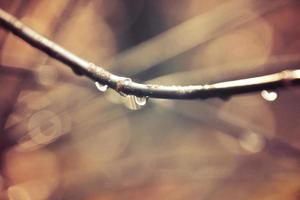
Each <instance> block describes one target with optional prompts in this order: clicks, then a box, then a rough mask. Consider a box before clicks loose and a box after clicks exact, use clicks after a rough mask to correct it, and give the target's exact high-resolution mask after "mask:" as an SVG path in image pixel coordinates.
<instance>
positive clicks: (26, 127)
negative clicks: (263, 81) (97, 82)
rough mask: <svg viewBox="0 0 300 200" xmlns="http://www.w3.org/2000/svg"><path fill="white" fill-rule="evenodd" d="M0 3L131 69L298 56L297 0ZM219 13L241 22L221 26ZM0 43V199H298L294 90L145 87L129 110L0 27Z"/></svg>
mask: <svg viewBox="0 0 300 200" xmlns="http://www.w3.org/2000/svg"><path fill="white" fill-rule="evenodd" d="M0 6H1V8H3V9H5V10H6V11H8V12H10V13H12V14H14V15H15V16H17V17H18V18H19V19H21V20H22V21H23V22H24V23H26V24H27V25H29V26H31V27H32V28H33V29H35V30H37V31H38V32H39V33H42V34H43V35H46V36H47V37H49V38H50V39H53V40H54V41H56V42H58V43H59V44H61V45H62V46H63V47H66V48H67V49H69V50H71V51H73V52H75V53H76V54H77V55H79V56H82V57H84V58H86V59H88V60H91V61H93V62H95V63H97V64H100V65H102V66H107V68H108V67H111V66H113V67H111V70H112V71H114V72H116V73H119V74H123V75H130V76H131V77H133V78H134V79H136V80H141V81H146V80H147V81H148V80H151V79H153V78H155V77H160V76H163V75H166V74H170V73H175V72H185V71H188V72H189V73H187V74H182V73H177V74H176V75H174V76H167V77H165V78H161V79H159V80H156V82H161V83H170V84H173V83H188V84H192V83H194V84H195V83H206V82H211V81H217V80H226V79H228V78H230V77H237V76H247V75H251V74H264V73H268V72H272V71H277V70H282V69H285V68H299V63H300V62H299V60H300V57H299V53H300V26H299V24H300V4H299V2H298V1H292V0H274V1H268V0H261V1H255V0H248V1H229V0H228V1H224V0H213V1H209V2H208V1H205V0H185V1H181V0H172V1H171V0H155V1H151V0H123V1H122V0H53V1H47V0H27V1H26V0H11V1H7V0H0ZM272 7H274V8H273V9H271V8H272ZM264 10H265V11H264ZM234 16H236V17H235V18H234ZM249 17H250V18H252V20H251V21H249V20H247V19H248V18H249ZM231 18H234V19H235V23H237V24H239V23H242V22H245V21H247V23H244V24H243V25H241V26H238V27H233V28H232V30H227V31H224V30H225V29H227V28H228V27H230V26H231V24H228V23H225V22H226V21H227V20H228V19H231ZM190 19H196V20H192V22H191V21H189V22H190V26H189V27H190V28H191V29H186V30H185V29H184V26H182V23H184V22H186V21H188V20H190ZM173 27H177V29H176V28H175V33H177V34H173V36H174V35H175V36H174V37H171V36H170V32H171V33H172V30H173V33H174V29H172V28H173ZM214 27H220V28H218V29H214ZM178 30H179V31H178ZM210 30H215V31H210ZM176 31H178V32H176ZM157 35H159V36H157ZM213 36H214V37H213ZM153 38H154V39H153ZM195 38H200V39H199V40H197V41H196V40H194V39H195ZM143 42H145V43H143ZM187 44H191V45H190V46H189V45H187ZM0 45H1V46H0V64H1V68H0V86H1V89H0V133H1V140H0V147H1V176H0V190H1V196H0V199H13V200H15V199H17V200H23V199H24V200H42V199H72V200H76V199H86V200H116V199H120V200H121V199H122V200H124V199H130V200H133V199H163V200H166V199H171V200H177V199H184V200H186V199H197V200H198V199H203V200H217V199H228V200H229V199H234V200H247V199H263V200H269V199H272V200H273V199H275V200H276V199H278V200H282V199H286V200H299V199H300V168H299V159H300V136H299V130H300V127H299V122H300V121H299V120H300V110H299V109H300V103H299V100H300V93H299V89H292V88H291V89H288V90H286V91H278V98H277V99H276V101H272V102H268V101H266V100H264V99H263V98H262V97H261V95H260V94H249V95H243V96H238V97H232V98H230V99H228V100H227V101H223V100H219V99H212V100H207V101H157V100H150V102H149V103H148V104H147V105H146V106H145V107H144V108H142V109H141V110H138V111H131V110H129V109H127V108H126V106H128V104H127V103H126V98H124V97H120V96H118V95H115V94H114V93H113V92H107V93H106V94H105V95H102V94H101V93H100V92H99V91H97V90H96V88H95V87H94V84H93V83H91V82H90V81H88V80H86V79H84V78H80V77H76V76H75V75H74V74H73V73H72V72H71V70H69V69H68V68H66V67H65V66H63V65H62V64H60V63H58V62H56V61H54V60H52V59H50V58H48V57H47V56H45V55H44V54H42V53H40V52H38V51H37V50H35V49H33V48H31V47H30V46H29V45H27V44H26V43H24V42H23V41H21V40H19V39H18V38H16V37H15V36H13V35H12V34H8V33H7V32H5V31H3V30H2V29H1V30H0ZM186 45H187V46H188V48H186ZM176 51H177V53H174V54H173V53H172V52H176ZM284 63H286V64H284ZM123 101H125V103H124V102H123ZM265 139H266V140H265Z"/></svg>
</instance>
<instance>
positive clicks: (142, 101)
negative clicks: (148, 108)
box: [134, 96, 148, 106]
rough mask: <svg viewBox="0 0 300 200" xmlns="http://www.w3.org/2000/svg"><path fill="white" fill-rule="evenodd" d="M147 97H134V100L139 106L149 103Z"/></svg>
mask: <svg viewBox="0 0 300 200" xmlns="http://www.w3.org/2000/svg"><path fill="white" fill-rule="evenodd" d="M147 100H148V98H147V97H136V96H135V97H134V101H135V103H136V104H137V105H139V106H145V105H146V104H147Z"/></svg>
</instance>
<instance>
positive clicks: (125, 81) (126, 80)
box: [118, 77, 132, 97]
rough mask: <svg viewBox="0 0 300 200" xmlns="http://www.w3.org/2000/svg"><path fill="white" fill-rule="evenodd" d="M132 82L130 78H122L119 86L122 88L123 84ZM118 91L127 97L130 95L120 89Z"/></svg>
mask: <svg viewBox="0 0 300 200" xmlns="http://www.w3.org/2000/svg"><path fill="white" fill-rule="evenodd" d="M131 82H132V80H131V79H130V78H123V77H122V78H121V79H120V80H119V81H118V83H119V84H120V86H118V87H119V88H122V86H123V85H128V84H130V83H131ZM118 93H119V94H120V95H121V96H123V97H127V96H128V95H127V94H125V93H124V92H122V91H120V90H118Z"/></svg>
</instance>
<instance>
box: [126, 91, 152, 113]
mask: <svg viewBox="0 0 300 200" xmlns="http://www.w3.org/2000/svg"><path fill="white" fill-rule="evenodd" d="M146 103H147V97H136V96H133V95H128V96H126V98H125V99H124V104H125V106H126V107H127V108H129V109H130V110H139V109H141V108H142V107H143V106H145V105H146Z"/></svg>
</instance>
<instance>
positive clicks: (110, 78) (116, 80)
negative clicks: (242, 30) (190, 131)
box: [0, 9, 300, 99]
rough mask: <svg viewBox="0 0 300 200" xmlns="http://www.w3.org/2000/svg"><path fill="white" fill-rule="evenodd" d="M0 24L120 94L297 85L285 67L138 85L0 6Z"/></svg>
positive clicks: (294, 73) (223, 93)
mask: <svg viewBox="0 0 300 200" xmlns="http://www.w3.org/2000/svg"><path fill="white" fill-rule="evenodd" d="M0 25H1V26H3V27H4V28H5V29H7V30H8V31H11V32H12V33H14V34H15V35H16V36H18V37H20V38H21V39H23V40H24V41H26V42H27V43H29V44H30V45H31V46H33V47H35V48H37V49H39V50H41V51H42V52H44V53H46V54H48V55H49V56H51V57H52V58H54V59H56V60H59V61H60V62H62V63H64V64H66V65H68V66H69V67H71V68H72V69H73V71H74V72H75V73H76V74H78V75H85V76H87V77H88V78H90V79H92V80H93V81H96V82H99V83H100V84H103V85H107V86H108V87H110V88H112V89H114V90H116V91H117V92H119V93H120V94H125V95H135V96H138V97H152V98H164V99H197V98H198V99H206V98H211V97H221V98H223V97H228V96H232V95H236V94H243V93H248V92H257V91H261V90H264V89H277V88H283V87H287V86H293V85H299V84H300V70H288V71H283V72H279V73H275V74H271V75H266V76H260V77H255V78H249V79H241V80H235V81H227V82H221V83H215V84H210V85H191V86H164V85H151V84H141V83H136V82H134V81H131V79H130V78H127V77H121V76H117V75H114V74H112V73H110V72H108V71H106V70H105V69H103V68H101V67H99V66H97V65H95V64H93V63H91V62H88V61H86V60H84V59H82V58H80V57H78V56H76V55H74V54H73V53H71V52H69V51H67V50H66V49H64V48H62V47H61V46H59V45H58V44H56V43H54V42H53V41H51V40H49V39H47V38H45V37H44V36H42V35H40V34H38V33H37V32H35V31H34V30H32V29H31V28H29V27H28V26H26V25H25V24H23V23H22V22H21V21H19V20H18V19H16V18H15V17H14V16H12V15H10V14H8V13H7V12H5V11H4V10H2V9H0Z"/></svg>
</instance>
